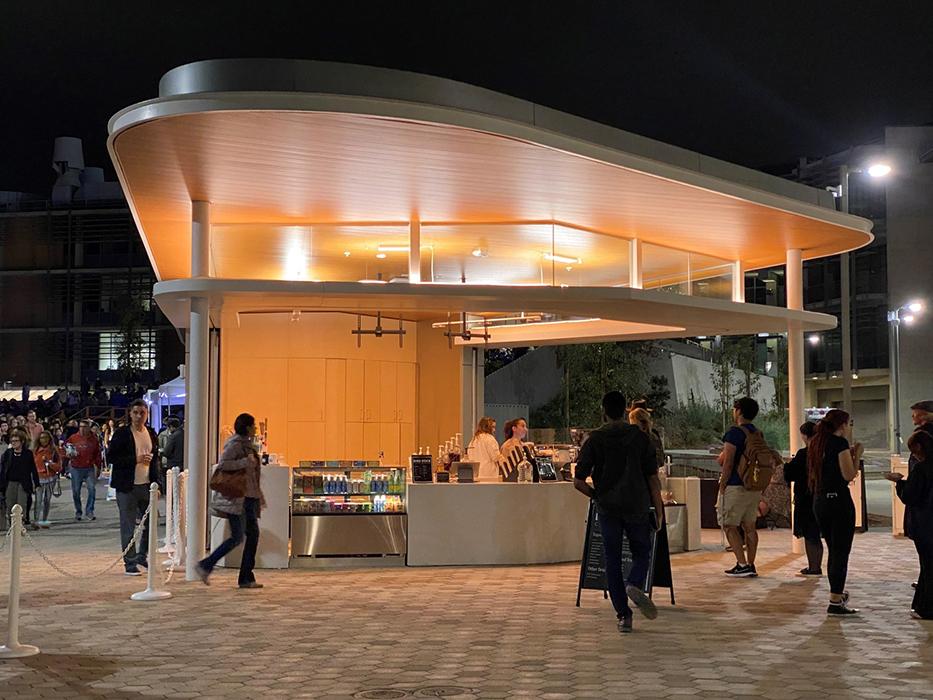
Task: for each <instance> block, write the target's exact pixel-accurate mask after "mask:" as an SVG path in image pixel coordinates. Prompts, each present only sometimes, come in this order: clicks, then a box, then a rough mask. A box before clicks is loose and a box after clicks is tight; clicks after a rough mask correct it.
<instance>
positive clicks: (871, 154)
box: [746, 126, 933, 449]
mask: <svg viewBox="0 0 933 700" xmlns="http://www.w3.org/2000/svg"><path fill="white" fill-rule="evenodd" d="M882 162H883V163H885V164H887V165H889V166H890V167H891V171H890V173H889V174H888V175H887V176H885V177H883V178H874V177H871V176H870V175H869V174H868V173H867V167H868V165H869V164H871V163H882ZM843 167H847V168H848V169H849V173H850V174H849V189H848V195H849V199H848V210H849V212H850V213H852V214H856V215H858V216H862V217H865V218H867V219H871V220H872V221H873V222H874V228H873V230H872V232H873V234H874V236H875V240H874V242H873V243H872V244H871V245H869V246H866V247H864V248H861V249H860V250H857V251H855V252H854V253H852V254H850V256H849V264H850V294H851V298H850V310H851V323H850V342H851V362H852V379H851V385H852V413H853V417H854V419H855V426H856V436H857V438H858V439H859V440H861V441H863V442H864V443H866V444H867V445H868V446H869V447H872V448H875V449H889V448H890V449H894V442H893V424H894V407H893V388H892V379H891V376H890V372H889V367H890V366H891V358H890V326H889V323H888V320H887V312H888V310H890V309H895V308H897V307H899V306H901V305H903V304H906V303H909V302H912V301H915V300H916V301H919V302H921V303H923V304H924V305H925V307H926V312H925V313H924V312H921V313H920V314H917V315H916V318H915V320H914V322H913V323H911V324H909V325H902V327H901V334H900V336H901V341H900V355H899V357H900V385H901V401H900V414H901V415H900V418H901V421H900V422H901V426H902V434H903V435H905V436H906V434H907V433H908V432H909V430H910V427H909V426H910V415H909V406H910V404H912V403H914V402H916V401H919V400H921V399H929V398H933V371H931V367H930V365H929V364H928V363H929V362H930V360H929V351H928V348H930V347H931V343H933V277H931V275H930V261H931V257H930V255H929V253H928V252H927V249H926V246H928V245H929V243H930V241H931V238H933V126H921V127H887V128H886V129H885V130H884V136H883V138H882V139H880V140H879V141H877V142H875V143H871V144H865V145H860V146H855V147H853V148H851V149H848V150H846V151H843V152H840V153H834V154H832V155H829V156H826V157H823V158H820V159H817V160H807V159H801V161H800V162H799V164H798V166H797V167H796V168H795V169H793V171H792V172H791V173H788V174H787V177H789V178H791V179H794V180H797V181H800V182H803V183H805V184H808V185H812V186H815V187H820V188H838V187H839V185H840V179H841V173H842V168H843ZM837 201H838V200H837ZM783 282H784V280H783V269H782V268H773V269H768V270H760V271H757V272H749V273H747V274H746V299H747V300H748V301H755V302H757V303H763V304H774V305H783V304H784V299H783V297H784V283H783ZM841 287H842V285H841V267H840V258H839V257H838V256H837V257H831V258H822V259H820V260H815V261H813V262H808V263H805V265H804V304H805V307H806V308H807V309H808V310H812V311H821V312H824V313H829V314H834V315H835V316H837V317H841V301H840V300H841V298H842V294H841ZM806 364H807V402H808V404H809V405H811V406H819V407H828V406H838V405H841V404H842V394H843V388H842V384H843V377H842V366H843V363H842V325H841V323H840V325H839V326H837V327H836V328H835V329H834V330H832V331H827V332H824V333H820V334H811V335H810V336H808V338H807V363H806Z"/></svg>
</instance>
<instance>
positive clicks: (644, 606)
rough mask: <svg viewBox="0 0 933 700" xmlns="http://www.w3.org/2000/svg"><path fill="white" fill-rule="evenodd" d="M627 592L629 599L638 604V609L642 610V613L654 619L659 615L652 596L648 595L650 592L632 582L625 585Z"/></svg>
mask: <svg viewBox="0 0 933 700" xmlns="http://www.w3.org/2000/svg"><path fill="white" fill-rule="evenodd" d="M625 594H626V595H627V596H628V597H629V599H630V600H631V601H632V602H633V603H635V605H637V606H638V609H639V610H640V611H641V614H642V615H644V616H645V617H647V618H648V619H649V620H653V619H654V618H656V617H657V616H658V609H657V607H655V604H654V602H653V601H652V600H651V598H649V597H648V594H647V593H645V592H644V591H643V590H641V589H640V588H639V587H638V586H633V585H631V584H629V585H627V586H626V587H625Z"/></svg>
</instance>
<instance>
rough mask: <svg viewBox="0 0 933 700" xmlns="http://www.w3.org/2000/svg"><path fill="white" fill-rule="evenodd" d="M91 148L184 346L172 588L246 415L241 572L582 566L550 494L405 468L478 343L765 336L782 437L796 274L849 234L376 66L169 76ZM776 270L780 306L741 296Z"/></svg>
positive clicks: (564, 497) (473, 371)
mask: <svg viewBox="0 0 933 700" xmlns="http://www.w3.org/2000/svg"><path fill="white" fill-rule="evenodd" d="M108 143H109V149H110V153H111V155H112V158H113V162H114V164H115V166H116V170H117V173H118V175H119V178H120V181H121V183H122V185H123V188H124V190H125V192H126V196H127V199H128V201H129V205H130V207H131V209H132V212H133V215H134V217H135V219H136V222H137V224H138V226H139V230H140V232H141V234H142V238H143V241H144V243H145V246H146V250H147V251H148V254H149V257H150V259H151V261H152V265H153V268H154V270H155V272H156V275H157V277H158V280H159V281H158V282H157V284H156V285H155V289H154V298H155V300H156V302H157V303H158V304H159V306H160V307H161V309H162V310H163V311H164V312H165V314H166V316H167V317H168V318H169V319H170V320H171V322H172V323H173V324H174V325H175V326H176V327H177V328H178V329H179V330H180V331H181V332H183V334H184V337H185V342H186V369H187V371H186V373H185V382H186V391H185V392H184V394H185V415H186V422H187V431H188V432H187V435H188V436H189V437H188V440H186V450H187V454H186V463H187V468H188V470H189V474H190V479H189V492H188V499H187V541H188V552H189V559H188V562H187V576H188V578H189V579H190V578H193V575H194V572H193V565H194V562H196V560H197V559H198V558H199V557H200V556H202V553H203V552H204V550H205V548H206V547H207V546H208V544H209V540H210V535H211V531H212V530H214V537H215V538H216V537H218V536H220V535H221V532H220V531H221V528H220V527H215V522H216V521H212V520H211V519H210V517H209V514H208V507H207V503H208V489H207V482H208V473H209V469H210V466H211V465H212V464H214V463H215V461H216V459H217V456H218V451H219V449H220V446H221V445H222V442H223V440H224V439H225V438H226V437H227V436H229V434H230V432H231V426H232V425H233V421H234V418H235V417H236V415H237V414H239V413H241V412H248V413H251V414H253V415H254V416H255V417H256V418H257V420H258V421H262V422H263V425H264V431H263V433H264V436H265V446H264V449H265V451H266V452H267V453H269V454H270V455H271V459H270V462H272V463H270V465H269V466H268V467H266V468H264V470H263V481H264V488H265V491H266V497H267V499H268V500H269V505H268V507H267V509H266V511H265V512H264V514H263V518H262V520H261V524H262V527H263V535H262V538H261V546H260V554H259V565H260V566H287V565H293V566H295V565H297V566H301V565H311V564H313V565H327V564H328V562H332V561H336V560H343V559H347V558H353V559H354V560H356V561H358V562H374V561H375V562H378V563H380V564H385V563H398V564H404V563H407V564H409V565H418V566H423V565H436V564H526V563H541V562H556V561H568V560H578V559H579V558H580V554H581V552H582V538H583V529H584V528H583V520H584V518H585V514H586V509H587V503H586V499H585V498H583V497H582V496H580V495H579V494H578V493H576V492H574V490H573V487H572V485H571V484H570V483H568V482H560V481H544V482H541V483H491V482H480V483H465V482H466V481H467V479H466V478H464V479H462V481H464V483H437V482H436V481H435V480H434V479H433V478H431V477H430V476H428V478H430V479H431V480H430V481H421V480H418V481H414V480H413V479H412V471H411V467H412V465H413V463H415V462H416V463H417V464H418V466H419V469H421V470H422V474H421V475H422V477H423V476H424V473H423V468H424V462H425V457H426V454H424V453H426V452H427V450H428V449H430V451H431V453H432V454H433V455H434V456H435V457H436V456H437V450H438V446H439V445H442V444H444V443H445V442H446V441H448V440H449V439H450V438H452V437H454V436H456V435H457V434H460V435H461V436H466V437H465V440H464V442H467V441H469V436H471V435H472V434H473V429H474V426H475V425H476V422H477V420H478V419H479V418H480V417H481V416H482V414H483V406H484V402H483V376H484V370H483V357H484V353H483V351H484V349H486V348H491V347H503V346H527V345H543V344H557V343H582V342H599V341H617V340H644V339H656V338H676V337H690V336H696V335H706V336H711V335H720V334H750V333H757V332H764V331H768V332H779V333H787V334H788V337H789V348H790V349H789V365H790V371H789V374H790V406H791V411H790V416H789V420H790V423H791V425H792V426H794V427H796V425H797V424H798V423H799V422H800V420H801V419H802V417H803V405H802V401H803V333H804V332H805V331H821V330H826V329H830V328H832V327H834V325H835V319H834V318H833V317H832V316H828V315H824V314H819V313H811V312H807V311H804V310H802V282H801V270H802V262H803V261H804V260H808V259H812V258H818V257H821V256H827V255H833V254H837V253H839V252H841V251H847V250H852V249H854V248H857V247H859V246H862V245H865V244H866V243H868V242H869V241H870V240H871V234H870V228H871V226H870V223H869V222H868V221H866V220H864V219H861V218H858V217H855V216H849V215H846V214H842V213H839V212H837V211H836V210H835V208H834V204H833V201H832V197H831V195H830V193H828V192H822V191H819V190H816V189H812V188H809V187H805V186H803V185H799V184H795V183H791V182H787V181H784V180H781V179H778V178H774V177H771V176H768V175H764V174H762V173H759V172H755V171H752V170H748V169H745V168H741V167H738V166H734V165H730V164H728V163H724V162H721V161H718V160H715V159H712V158H707V157H705V156H702V155H700V154H697V153H691V152H689V151H686V150H683V149H680V148H676V147H673V146H668V145H665V144H662V143H658V142H655V141H651V140H649V139H645V138H642V137H640V136H636V135H634V134H629V133H626V132H623V131H620V130H618V129H614V128H610V127H607V126H604V125H601V124H597V123H594V122H591V121H587V120H585V119H580V118H578V117H574V116H571V115H569V114H565V113H561V112H557V111H555V110H552V109H549V108H547V107H543V106H541V105H537V104H532V103H530V102H526V101H523V100H519V99H515V98H513V97H509V96H507V95H502V94H498V93H495V92H491V91H489V90H485V89H482V88H478V87H474V86H470V85H465V84H462V83H458V82H454V81H450V80H443V79H440V78H434V77H430V76H424V75H416V74H412V73H406V72H402V71H394V70H387V69H382V68H370V67H364V66H357V65H343V64H334V63H322V62H311V61H292V60H252V59H250V60H217V61H203V62H198V63H192V64H189V65H185V66H181V67H179V68H175V69H174V70H171V71H169V72H168V73H167V74H166V75H165V76H164V77H163V78H162V80H161V82H160V84H159V92H158V96H157V97H154V98H153V99H151V100H147V101H145V102H141V103H139V104H136V105H133V106H130V107H128V108H126V109H124V110H122V111H121V112H119V113H118V114H116V115H115V116H114V117H113V118H112V119H111V121H110V138H109V142H108ZM774 265H786V274H787V281H788V285H787V289H788V297H787V307H786V308H785V307H777V306H763V305H755V304H747V303H745V302H744V275H745V273H746V271H749V270H754V269H756V268H763V267H767V266H774ZM796 432H797V431H796V429H792V430H791V435H792V436H796ZM419 451H420V452H422V453H423V454H422V455H421V458H420V459H419V460H415V461H414V462H413V460H412V455H417V454H418V453H419ZM428 465H429V468H428V470H427V473H428V474H429V475H430V472H431V469H430V462H428ZM452 481H454V482H456V479H455V478H454V479H452Z"/></svg>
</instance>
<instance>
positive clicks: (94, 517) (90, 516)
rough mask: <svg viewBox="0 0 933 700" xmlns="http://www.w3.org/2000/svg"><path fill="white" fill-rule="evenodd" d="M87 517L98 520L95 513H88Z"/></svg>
mask: <svg viewBox="0 0 933 700" xmlns="http://www.w3.org/2000/svg"><path fill="white" fill-rule="evenodd" d="M87 519H88V520H97V516H96V515H94V514H93V513H88V515H87Z"/></svg>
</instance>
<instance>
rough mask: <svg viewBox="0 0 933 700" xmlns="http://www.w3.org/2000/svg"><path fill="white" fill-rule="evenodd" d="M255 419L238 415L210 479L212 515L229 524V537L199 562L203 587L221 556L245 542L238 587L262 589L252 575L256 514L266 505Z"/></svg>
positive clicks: (256, 529) (257, 525)
mask: <svg viewBox="0 0 933 700" xmlns="http://www.w3.org/2000/svg"><path fill="white" fill-rule="evenodd" d="M255 434H256V419H255V418H253V417H252V416H251V415H250V414H248V413H241V414H240V415H239V416H237V418H236V421H235V422H234V435H233V436H232V437H231V438H230V439H229V440H227V442H226V443H225V444H224V450H223V454H222V455H221V457H220V461H219V462H218V463H217V467H216V468H215V470H214V474H213V475H212V477H211V489H212V490H213V492H214V493H213V496H212V497H211V513H212V515H214V516H216V517H218V518H226V519H227V520H229V521H230V537H228V538H227V539H226V540H224V541H223V542H222V543H221V544H220V546H218V547H217V549H215V550H214V551H213V552H211V553H210V554H209V555H208V556H207V557H205V558H204V559H202V560H201V561H199V562H198V566H197V568H196V569H195V572H196V573H197V575H198V578H200V579H201V581H203V582H204V584H205V585H210V581H209V578H210V575H211V572H212V571H213V570H214V567H215V566H216V565H217V562H218V561H220V559H221V558H222V557H225V556H226V555H227V554H229V553H230V552H231V551H233V550H234V549H235V548H236V547H238V546H239V545H240V543H241V542H243V540H244V536H245V539H246V544H245V546H244V547H243V557H242V559H241V560H240V576H239V586H240V588H262V584H261V583H257V582H256V577H255V576H254V575H253V567H254V566H255V565H256V548H257V547H258V546H259V512H260V510H261V508H262V506H263V505H264V504H265V501H264V499H263V495H262V491H261V489H260V488H259V470H260V460H259V452H258V451H257V449H256V448H255V447H254V446H253V436H254V435H255Z"/></svg>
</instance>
